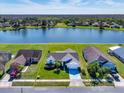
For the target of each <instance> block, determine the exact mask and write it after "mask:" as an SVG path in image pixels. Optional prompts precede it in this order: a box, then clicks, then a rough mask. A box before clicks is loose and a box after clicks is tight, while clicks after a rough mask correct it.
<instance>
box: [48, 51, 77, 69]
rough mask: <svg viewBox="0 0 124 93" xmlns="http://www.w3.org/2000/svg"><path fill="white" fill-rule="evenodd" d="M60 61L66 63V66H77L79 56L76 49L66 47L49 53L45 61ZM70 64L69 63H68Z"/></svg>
mask: <svg viewBox="0 0 124 93" xmlns="http://www.w3.org/2000/svg"><path fill="white" fill-rule="evenodd" d="M55 60H57V61H61V62H62V64H63V65H64V64H66V66H67V65H68V68H69V66H70V65H76V64H77V65H78V66H79V58H78V54H77V53H76V51H73V50H72V49H67V50H65V51H56V52H55V53H49V54H48V57H47V62H49V61H55ZM69 64H70V65H69Z"/></svg>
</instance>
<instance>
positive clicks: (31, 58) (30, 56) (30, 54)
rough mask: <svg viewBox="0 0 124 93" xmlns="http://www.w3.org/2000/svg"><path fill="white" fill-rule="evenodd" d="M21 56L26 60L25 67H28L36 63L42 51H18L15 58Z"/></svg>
mask: <svg viewBox="0 0 124 93" xmlns="http://www.w3.org/2000/svg"><path fill="white" fill-rule="evenodd" d="M21 55H23V56H24V58H25V59H26V65H30V64H31V63H37V62H38V61H39V60H40V58H41V56H42V51H41V50H19V51H18V53H17V55H16V56H15V58H17V57H19V56H21Z"/></svg>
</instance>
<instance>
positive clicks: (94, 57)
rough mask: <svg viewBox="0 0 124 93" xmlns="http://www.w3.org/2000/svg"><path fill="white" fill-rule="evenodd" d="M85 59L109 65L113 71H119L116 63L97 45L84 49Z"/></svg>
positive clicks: (89, 61)
mask: <svg viewBox="0 0 124 93" xmlns="http://www.w3.org/2000/svg"><path fill="white" fill-rule="evenodd" d="M83 56H84V59H85V60H86V61H87V62H88V64H91V63H93V62H98V63H99V65H100V66H101V67H107V68H109V69H110V70H111V73H114V74H115V73H117V69H116V65H115V64H114V63H112V61H111V60H110V59H109V58H108V57H107V56H106V55H105V54H103V53H102V52H101V51H100V50H99V49H98V48H96V47H87V48H85V49H84V51H83Z"/></svg>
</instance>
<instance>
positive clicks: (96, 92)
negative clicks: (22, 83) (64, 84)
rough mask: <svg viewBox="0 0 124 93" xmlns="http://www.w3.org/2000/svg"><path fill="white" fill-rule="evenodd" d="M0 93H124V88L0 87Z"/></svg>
mask: <svg viewBox="0 0 124 93" xmlns="http://www.w3.org/2000/svg"><path fill="white" fill-rule="evenodd" d="M0 93H124V88H123V87H118V88H113V87H92V88H22V89H21V88H0Z"/></svg>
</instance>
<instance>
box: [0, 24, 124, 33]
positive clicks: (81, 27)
mask: <svg viewBox="0 0 124 93" xmlns="http://www.w3.org/2000/svg"><path fill="white" fill-rule="evenodd" d="M41 28H44V27H43V26H26V27H25V29H41ZM49 28H80V29H99V27H95V26H76V27H72V26H67V25H66V24H64V23H58V24H57V25H56V26H54V27H49ZM0 30H10V31H11V30H15V28H13V27H4V28H3V27H0ZM104 30H115V31H124V28H104Z"/></svg>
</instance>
